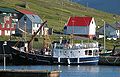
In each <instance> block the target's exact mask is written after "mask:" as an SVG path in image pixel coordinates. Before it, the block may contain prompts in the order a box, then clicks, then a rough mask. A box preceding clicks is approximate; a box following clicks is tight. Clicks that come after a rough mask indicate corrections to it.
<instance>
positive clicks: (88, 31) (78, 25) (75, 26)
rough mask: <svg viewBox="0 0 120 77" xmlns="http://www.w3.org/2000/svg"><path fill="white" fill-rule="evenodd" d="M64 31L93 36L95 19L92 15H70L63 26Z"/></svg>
mask: <svg viewBox="0 0 120 77" xmlns="http://www.w3.org/2000/svg"><path fill="white" fill-rule="evenodd" d="M64 33H65V34H75V35H80V36H87V37H89V38H93V37H94V36H95V33H96V23H95V20H94V18H93V17H77V16H76V17H70V18H69V19H68V22H67V24H66V25H65V27H64Z"/></svg>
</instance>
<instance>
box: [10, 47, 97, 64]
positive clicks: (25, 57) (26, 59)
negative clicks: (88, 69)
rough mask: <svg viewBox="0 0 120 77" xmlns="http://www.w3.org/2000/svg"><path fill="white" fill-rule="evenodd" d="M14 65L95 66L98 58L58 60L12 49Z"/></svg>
mask: <svg viewBox="0 0 120 77" xmlns="http://www.w3.org/2000/svg"><path fill="white" fill-rule="evenodd" d="M12 57H13V59H12V63H13V64H14V65H97V64H98V60H99V57H82V58H58V57H52V56H45V55H39V54H33V53H27V52H21V51H19V50H16V49H12Z"/></svg>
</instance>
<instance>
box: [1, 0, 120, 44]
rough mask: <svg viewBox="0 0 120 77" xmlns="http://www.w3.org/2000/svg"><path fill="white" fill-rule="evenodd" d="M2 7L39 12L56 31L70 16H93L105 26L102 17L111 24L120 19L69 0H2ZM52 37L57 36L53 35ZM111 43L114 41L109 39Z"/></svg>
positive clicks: (61, 28)
mask: <svg viewBox="0 0 120 77" xmlns="http://www.w3.org/2000/svg"><path fill="white" fill-rule="evenodd" d="M25 4H26V5H25ZM0 7H9V8H15V9H18V10H19V9H27V10H30V11H32V12H34V13H35V14H38V15H39V16H40V17H41V18H42V19H43V20H47V21H48V26H49V27H51V28H53V30H54V31H61V32H62V31H63V27H64V25H65V23H67V20H68V18H69V17H70V16H92V17H94V18H95V20H96V24H97V26H103V21H102V19H104V20H105V21H106V22H107V23H110V24H112V23H113V22H115V21H119V20H120V16H118V15H115V16H116V19H113V16H114V15H113V14H109V13H105V12H102V11H98V10H95V9H92V8H87V7H84V6H83V5H79V4H77V3H73V2H70V1H69V0H1V1H0ZM57 37H58V36H57ZM2 38H3V37H2V36H1V38H0V40H6V39H8V38H7V37H5V38H3V39H2ZM52 38H54V39H55V38H56V37H55V36H52ZM101 41H102V40H100V42H101ZM109 44H112V42H111V41H108V45H109Z"/></svg>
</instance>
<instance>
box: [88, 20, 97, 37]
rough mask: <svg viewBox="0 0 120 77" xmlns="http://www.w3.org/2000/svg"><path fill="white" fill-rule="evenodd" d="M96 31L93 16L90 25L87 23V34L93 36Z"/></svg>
mask: <svg viewBox="0 0 120 77" xmlns="http://www.w3.org/2000/svg"><path fill="white" fill-rule="evenodd" d="M95 33H96V23H95V20H94V18H92V20H91V22H90V25H89V35H92V36H94V35H95Z"/></svg>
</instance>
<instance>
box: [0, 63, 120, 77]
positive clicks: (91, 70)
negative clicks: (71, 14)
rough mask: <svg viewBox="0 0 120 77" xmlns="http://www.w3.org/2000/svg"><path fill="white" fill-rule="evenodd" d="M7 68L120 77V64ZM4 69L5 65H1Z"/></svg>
mask: <svg viewBox="0 0 120 77" xmlns="http://www.w3.org/2000/svg"><path fill="white" fill-rule="evenodd" d="M6 68H7V69H12V70H15V69H22V70H26V69H27V70H49V71H51V70H59V71H62V72H61V73H60V77H120V67H119V66H81V65H80V66H45V65H41V66H7V67H6ZM0 69H3V66H0Z"/></svg>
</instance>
